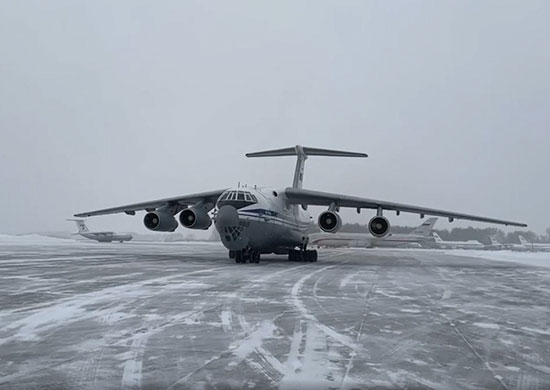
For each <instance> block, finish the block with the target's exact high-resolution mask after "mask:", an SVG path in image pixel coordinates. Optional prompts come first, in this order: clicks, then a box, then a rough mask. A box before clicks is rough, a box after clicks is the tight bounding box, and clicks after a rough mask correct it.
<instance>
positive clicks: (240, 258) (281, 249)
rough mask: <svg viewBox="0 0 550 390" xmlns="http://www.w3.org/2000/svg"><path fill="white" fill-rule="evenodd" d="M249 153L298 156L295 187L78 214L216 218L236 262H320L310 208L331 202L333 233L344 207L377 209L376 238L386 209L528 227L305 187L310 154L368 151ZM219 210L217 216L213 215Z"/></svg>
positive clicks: (162, 223) (154, 220) (170, 226)
mask: <svg viewBox="0 0 550 390" xmlns="http://www.w3.org/2000/svg"><path fill="white" fill-rule="evenodd" d="M246 156H247V157H274V156H297V161H296V168H295V171H294V180H293V183H292V187H287V188H279V189H273V188H258V187H254V188H240V187H238V188H229V189H221V190H215V191H208V192H201V193H196V194H191V195H183V196H176V197H173V198H165V199H159V200H152V201H148V202H143V203H136V204H129V205H126V206H120V207H113V208H108V209H103V210H96V211H87V212H84V213H78V214H75V216H76V217H91V216H95V215H104V214H114V213H126V214H128V215H135V213H136V211H139V210H145V211H147V214H145V217H144V219H143V223H144V224H145V226H146V227H147V228H148V229H150V230H154V231H165V232H171V231H174V230H176V228H177V227H178V221H177V220H176V218H175V215H176V214H178V213H179V221H180V223H181V225H183V226H184V227H186V228H189V229H208V228H209V227H210V225H211V224H212V222H214V225H215V227H216V229H217V231H218V232H219V233H220V238H221V240H222V243H223V245H224V246H225V247H226V248H227V249H229V257H230V258H234V259H235V261H236V262H237V263H242V262H247V261H250V262H255V263H257V262H259V261H260V255H261V254H264V253H275V254H288V257H289V260H296V261H316V260H317V252H316V251H315V250H308V249H307V246H308V234H307V229H308V227H309V225H310V222H311V219H312V217H310V215H309V213H308V212H307V208H308V206H327V207H328V209H327V210H325V211H323V212H322V213H321V214H320V215H319V218H318V224H319V227H320V228H321V229H322V230H323V231H325V232H328V233H336V232H337V231H338V229H339V228H340V226H341V225H342V219H341V218H340V215H339V214H338V212H339V210H340V209H341V208H342V207H349V208H354V209H356V210H357V212H358V213H359V212H361V209H374V210H376V216H374V217H373V218H372V219H371V220H370V222H369V224H368V227H369V231H370V233H371V234H372V235H373V236H375V237H384V236H385V235H387V234H388V231H389V228H390V222H389V221H388V219H387V218H386V217H384V216H383V212H384V211H385V210H393V211H395V212H396V213H397V214H398V215H399V213H400V212H407V213H415V214H420V217H421V218H423V217H424V215H433V216H440V217H446V218H449V221H450V222H452V221H453V220H454V219H466V220H471V221H479V222H488V223H496V224H503V225H514V226H527V225H525V224H523V223H518V222H512V221H505V220H500V219H493V218H485V217H478V216H475V215H469V214H462V213H455V212H452V211H444V210H437V209H431V208H426V207H418V206H411V205H407V204H402V203H394V202H388V201H385V200H374V199H369V198H360V197H355V196H348V195H343V194H337V193H329V192H320V191H312V190H306V189H303V188H302V183H303V179H304V165H305V162H306V159H307V158H308V157H309V156H333V157H367V155H366V154H364V153H353V152H343V151H337V150H327V149H316V148H309V147H302V146H299V145H297V146H295V147H289V148H284V149H277V150H268V151H264V152H256V153H249V154H247V155H246ZM214 208H216V209H217V211H215V212H214V213H213V214H214V215H213V216H212V217H211V216H210V215H209V213H210V212H211V211H212V209H214Z"/></svg>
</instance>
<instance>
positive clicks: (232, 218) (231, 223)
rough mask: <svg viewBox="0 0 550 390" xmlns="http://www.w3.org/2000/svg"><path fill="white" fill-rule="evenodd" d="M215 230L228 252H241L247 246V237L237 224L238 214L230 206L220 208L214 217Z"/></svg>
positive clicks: (242, 228) (241, 227)
mask: <svg viewBox="0 0 550 390" xmlns="http://www.w3.org/2000/svg"><path fill="white" fill-rule="evenodd" d="M216 229H217V230H218V233H220V238H221V239H222V243H223V245H225V247H226V248H227V249H230V250H241V249H244V248H246V246H247V245H248V240H249V238H248V236H247V235H246V234H244V232H243V230H244V227H243V226H241V224H239V213H238V212H237V209H236V208H235V207H233V206H231V205H225V206H222V208H220V209H219V211H218V213H217V215H216Z"/></svg>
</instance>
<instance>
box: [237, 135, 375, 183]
mask: <svg viewBox="0 0 550 390" xmlns="http://www.w3.org/2000/svg"><path fill="white" fill-rule="evenodd" d="M280 156H297V159H296V169H295V170H294V180H293V181H292V187H294V188H302V183H303V181H304V165H305V162H306V159H307V158H308V156H329V157H368V155H367V154H366V153H357V152H346V151H343V150H332V149H319V148H310V147H307V146H301V145H296V146H291V147H289V148H283V149H273V150H264V151H263V152H254V153H247V154H246V157H280Z"/></svg>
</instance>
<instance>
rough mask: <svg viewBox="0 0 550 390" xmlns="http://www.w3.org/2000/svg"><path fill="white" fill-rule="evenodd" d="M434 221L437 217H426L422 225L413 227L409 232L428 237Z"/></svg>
mask: <svg viewBox="0 0 550 390" xmlns="http://www.w3.org/2000/svg"><path fill="white" fill-rule="evenodd" d="M436 222H437V218H428V219H427V220H426V221H425V222H424V223H423V224H422V225H420V226H418V227H417V228H416V229H414V230H413V231H412V232H411V234H412V235H415V236H425V237H429V236H430V235H431V233H432V230H433V228H434V225H435V223H436Z"/></svg>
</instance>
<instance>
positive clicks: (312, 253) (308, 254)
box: [288, 249, 317, 263]
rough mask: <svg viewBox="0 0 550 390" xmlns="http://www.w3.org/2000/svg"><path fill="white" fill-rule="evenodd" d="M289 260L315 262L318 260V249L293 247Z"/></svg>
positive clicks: (289, 253)
mask: <svg viewBox="0 0 550 390" xmlns="http://www.w3.org/2000/svg"><path fill="white" fill-rule="evenodd" d="M288 260H289V261H302V262H311V263H314V262H316V261H317V251H316V250H296V249H291V250H290V251H289V252H288Z"/></svg>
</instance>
